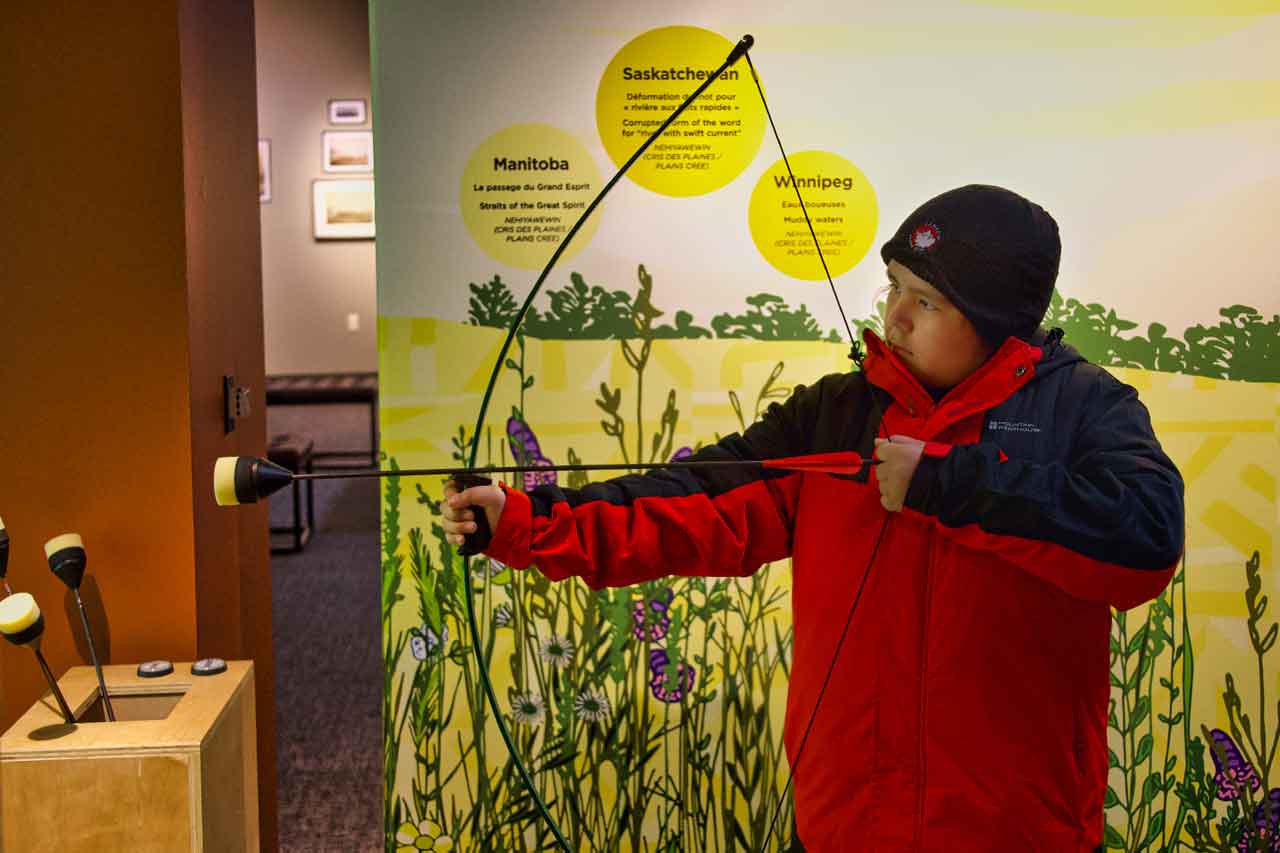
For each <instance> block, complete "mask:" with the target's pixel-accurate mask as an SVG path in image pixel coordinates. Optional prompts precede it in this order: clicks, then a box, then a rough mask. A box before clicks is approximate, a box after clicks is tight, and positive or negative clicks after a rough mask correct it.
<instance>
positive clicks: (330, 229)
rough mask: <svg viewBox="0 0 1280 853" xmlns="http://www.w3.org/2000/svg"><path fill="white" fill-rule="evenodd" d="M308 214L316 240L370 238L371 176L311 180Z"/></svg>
mask: <svg viewBox="0 0 1280 853" xmlns="http://www.w3.org/2000/svg"><path fill="white" fill-rule="evenodd" d="M311 217H312V227H313V233H314V235H315V238H316V239H317V240H369V239H372V238H373V235H374V231H373V178H353V179H348V180H319V181H312V182H311Z"/></svg>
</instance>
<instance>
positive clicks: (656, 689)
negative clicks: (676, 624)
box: [649, 649, 697, 703]
mask: <svg viewBox="0 0 1280 853" xmlns="http://www.w3.org/2000/svg"><path fill="white" fill-rule="evenodd" d="M670 662H671V659H670V658H669V657H667V650H666V649H654V650H652V651H651V652H649V672H650V674H651V675H652V677H651V678H650V679H649V689H650V690H652V691H653V696H654V698H655V699H658V700H661V701H663V702H668V703H670V702H679V701H680V700H682V699H683V698H684V696H685V694H686V693H688V692H689V691H690V690H692V689H693V681H694V678H695V676H696V675H697V673H696V672H694V669H693V667H691V666H689V665H688V664H684V663H679V664H676V677H675V678H674V679H671V678H668V677H667V665H668V664H669V663H670Z"/></svg>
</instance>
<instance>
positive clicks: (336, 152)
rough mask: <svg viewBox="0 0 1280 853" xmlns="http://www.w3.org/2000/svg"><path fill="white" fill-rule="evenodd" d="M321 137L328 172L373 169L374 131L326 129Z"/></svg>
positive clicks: (366, 170)
mask: <svg viewBox="0 0 1280 853" xmlns="http://www.w3.org/2000/svg"><path fill="white" fill-rule="evenodd" d="M321 137H322V138H323V140H324V170H325V171H326V172H372V171H373V131H371V130H326V131H324V132H323V133H322V134H321Z"/></svg>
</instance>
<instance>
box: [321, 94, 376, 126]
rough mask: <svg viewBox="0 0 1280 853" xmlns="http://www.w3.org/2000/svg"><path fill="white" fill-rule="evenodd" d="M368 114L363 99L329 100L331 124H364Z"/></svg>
mask: <svg viewBox="0 0 1280 853" xmlns="http://www.w3.org/2000/svg"><path fill="white" fill-rule="evenodd" d="M368 115H369V112H368V110H367V109H366V107H365V102H364V101H363V100H356V101H330V102H329V124H364V123H365V121H367V120H368Z"/></svg>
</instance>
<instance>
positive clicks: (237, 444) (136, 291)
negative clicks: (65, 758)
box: [0, 0, 276, 849]
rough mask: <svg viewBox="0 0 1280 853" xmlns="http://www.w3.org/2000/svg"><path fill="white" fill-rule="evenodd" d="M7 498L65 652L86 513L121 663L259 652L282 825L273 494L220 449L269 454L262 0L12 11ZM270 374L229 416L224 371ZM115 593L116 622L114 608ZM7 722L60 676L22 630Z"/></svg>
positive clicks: (18, 575)
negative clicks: (227, 495) (58, 547)
mask: <svg viewBox="0 0 1280 853" xmlns="http://www.w3.org/2000/svg"><path fill="white" fill-rule="evenodd" d="M0 63H3V65H2V66H0V71H2V72H3V73H0V79H2V80H4V81H5V84H6V85H5V91H6V96H7V102H8V103H7V106H6V108H5V110H4V111H3V114H4V118H3V119H2V120H0V121H2V123H0V135H2V136H0V146H2V147H3V149H4V151H5V155H6V160H5V166H4V167H3V169H0V198H4V199H5V202H4V206H5V210H6V216H5V217H4V221H5V222H6V227H4V228H2V229H0V235H2V236H0V256H2V257H3V258H4V262H3V265H0V270H2V272H0V276H2V278H0V394H2V396H0V400H2V401H3V402H0V516H2V517H3V518H4V521H5V524H6V526H7V527H8V528H9V532H10V535H11V536H12V538H13V547H12V555H11V560H10V567H9V568H10V571H9V579H10V582H11V584H12V586H13V588H14V589H15V590H23V591H29V592H31V593H32V594H33V595H35V597H36V600H37V601H38V602H39V603H40V606H41V609H42V611H43V612H44V614H45V617H46V633H45V639H44V643H43V648H44V651H45V654H46V656H47V657H48V660H49V663H50V666H51V668H52V669H53V670H54V672H55V674H61V673H63V672H65V671H66V670H67V668H69V667H71V666H73V665H78V664H81V663H87V662H88V658H87V655H86V654H85V651H84V650H83V649H82V648H78V644H77V642H76V640H75V639H74V638H75V637H77V636H79V634H80V629H79V625H78V622H76V621H73V620H74V619H75V611H74V610H73V609H69V607H68V592H67V590H66V588H65V587H63V586H62V585H61V584H60V583H59V582H58V581H57V579H56V578H54V577H53V575H52V574H51V573H50V572H49V570H48V567H47V564H46V563H45V561H44V554H43V550H42V545H43V543H44V541H45V540H47V539H48V538H50V537H52V536H54V535H57V534H59V533H63V532H67V531H75V532H78V533H80V534H81V536H82V537H83V538H84V542H85V545H86V549H87V551H88V554H89V578H90V580H88V581H86V585H87V586H88V585H89V584H90V583H91V584H92V586H93V587H94V589H95V591H96V592H97V593H98V594H100V597H101V601H102V604H103V610H102V611H99V610H97V609H96V608H95V612H94V615H95V617H96V618H95V621H98V622H99V628H100V632H99V634H98V637H99V639H101V640H104V641H107V640H108V639H109V644H108V643H106V642H104V643H103V645H104V646H107V648H104V649H102V651H103V653H104V657H105V658H106V662H111V663H117V664H132V663H136V662H139V661H143V660H148V659H152V658H168V659H170V660H191V659H193V658H196V657H200V656H206V655H218V656H221V657H226V658H251V659H253V660H254V661H255V663H256V665H257V679H258V689H257V691H256V693H257V697H258V707H257V721H258V747H259V755H258V768H259V791H260V796H261V807H260V810H259V811H260V816H261V819H262V837H263V840H264V849H274V848H275V811H276V808H275V806H276V788H275V769H276V765H275V724H274V712H273V698H272V695H273V690H272V687H273V679H274V668H273V666H272V654H271V613H270V607H271V582H270V572H269V558H268V547H267V533H266V515H265V506H262V507H253V508H245V509H242V510H239V511H227V510H224V509H219V508H218V507H216V506H214V504H213V500H212V494H211V492H212V488H211V475H212V465H213V460H214V458H215V457H216V456H218V455H224V454H253V455H264V445H265V423H264V418H263V410H264V408H265V407H264V406H263V405H262V402H261V389H262V375H263V341H262V325H261V320H260V318H261V314H262V302H261V272H260V256H259V242H258V240H259V237H258V219H257V215H256V214H257V207H258V205H257V198H256V183H255V179H254V174H255V166H254V160H255V146H254V140H255V138H256V136H257V132H256V127H255V125H256V110H255V104H254V99H255V92H254V53H253V7H252V2H251V0H219V2H218V3H207V2H203V0H150V2H144V3H138V2H136V0H104V2H98V3H92V4H84V3H70V2H61V3H58V2H50V3H39V4H19V5H17V6H15V7H13V8H12V9H9V10H8V14H7V16H6V19H5V24H4V27H3V28H0ZM224 373H233V374H235V375H236V376H237V378H238V379H239V380H240V381H241V382H242V383H244V384H247V385H249V386H250V387H251V388H253V389H255V391H256V392H257V396H256V400H255V402H256V403H257V405H256V409H255V412H254V414H253V415H252V416H251V417H250V418H248V419H246V420H244V421H242V422H241V423H240V426H239V428H238V429H237V430H236V431H235V432H233V433H231V434H230V435H225V434H224V432H223V426H222V417H221V412H222V404H221V376H222V375H223V374H224ZM102 612H105V622H104V621H103V620H102V615H101V614H102ZM0 684H2V685H3V695H2V697H0V727H3V728H8V726H9V725H10V724H11V723H12V722H13V721H14V719H15V718H16V717H17V716H19V715H20V714H21V713H22V712H23V711H25V710H26V709H27V708H28V707H29V706H30V705H31V704H32V703H33V702H35V701H36V700H37V698H38V697H39V696H40V695H41V694H42V693H43V692H44V685H43V681H42V679H41V676H40V672H39V669H38V668H37V666H36V663H35V661H34V660H33V659H32V655H31V653H30V652H29V651H27V650H25V649H19V648H16V647H13V646H11V645H9V644H7V643H6V644H0Z"/></svg>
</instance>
